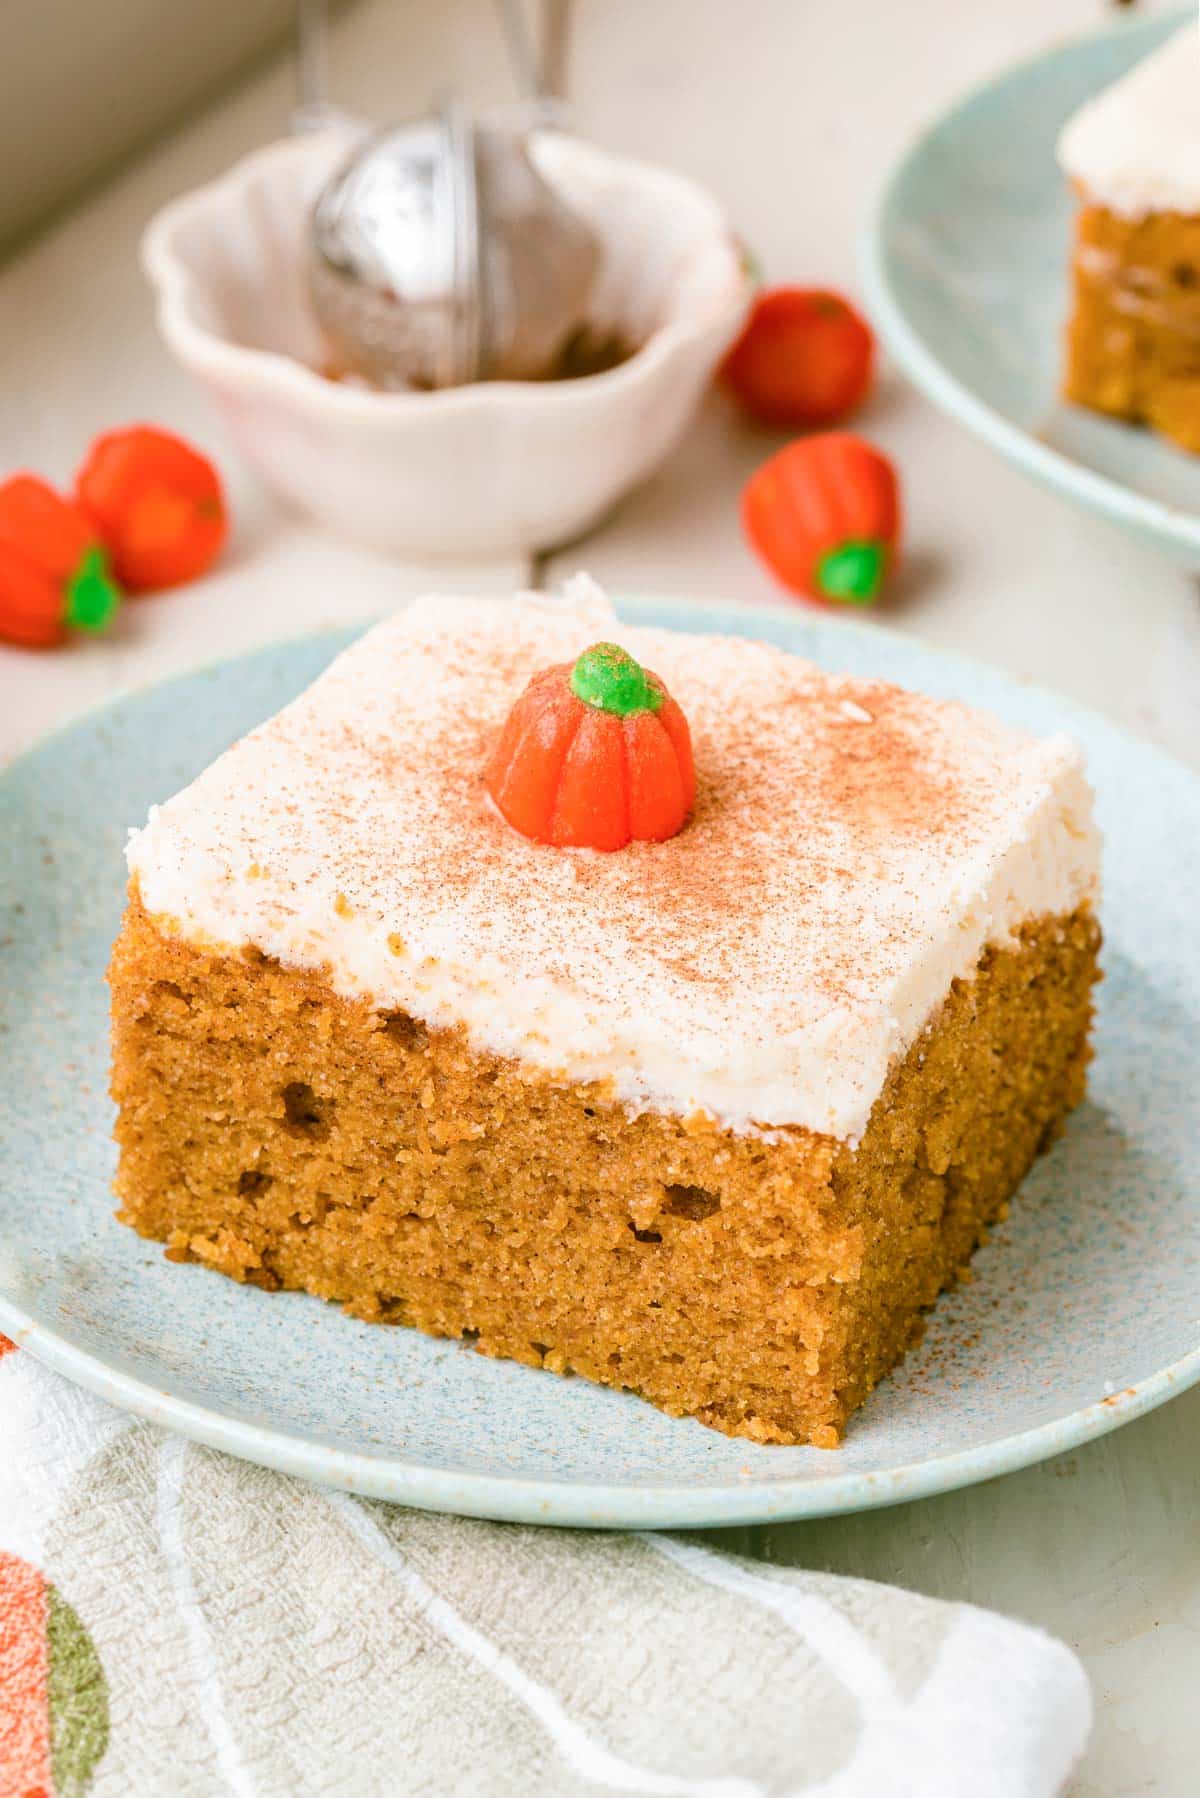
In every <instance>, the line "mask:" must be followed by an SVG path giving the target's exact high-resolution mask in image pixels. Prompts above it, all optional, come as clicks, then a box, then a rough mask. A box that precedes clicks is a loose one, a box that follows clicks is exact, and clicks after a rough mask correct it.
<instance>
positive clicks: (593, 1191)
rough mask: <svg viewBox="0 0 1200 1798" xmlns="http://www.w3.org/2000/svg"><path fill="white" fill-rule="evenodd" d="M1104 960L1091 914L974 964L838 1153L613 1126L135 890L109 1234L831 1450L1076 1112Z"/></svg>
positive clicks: (806, 1142) (742, 1429)
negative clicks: (178, 917) (201, 936)
mask: <svg viewBox="0 0 1200 1798" xmlns="http://www.w3.org/2000/svg"><path fill="white" fill-rule="evenodd" d="M1098 942H1099V931H1098V929H1097V927H1096V924H1095V922H1094V920H1093V918H1092V916H1091V914H1090V913H1089V912H1087V911H1081V912H1077V913H1075V914H1074V915H1073V916H1070V917H1064V918H1051V919H1046V920H1043V921H1042V922H1040V923H1038V924H1036V925H1033V926H1031V927H1029V928H1028V929H1027V930H1026V931H1025V933H1024V935H1023V937H1022V939H1021V942H1020V943H1019V945H1018V946H1017V947H1015V948H1013V949H1011V950H1003V951H990V952H988V953H987V954H986V955H985V956H984V958H983V961H982V962H981V964H980V968H979V971H978V973H977V975H976V977H975V978H974V979H973V980H969V981H962V982H958V983H956V985H955V987H954V989H953V991H952V993H951V995H950V997H949V999H948V1000H947V1002H946V1005H945V1007H944V1009H943V1011H942V1013H941V1016H940V1017H939V1019H938V1020H937V1022H936V1023H935V1024H934V1025H933V1027H932V1028H931V1029H930V1030H929V1031H927V1032H926V1033H925V1034H924V1035H923V1036H922V1037H921V1038H920V1039H919V1041H918V1042H917V1043H916V1044H915V1045H914V1047H913V1048H912V1050H911V1051H910V1053H909V1054H908V1056H907V1057H906V1059H905V1060H904V1061H903V1062H902V1063H901V1064H900V1065H899V1066H898V1067H897V1068H896V1069H895V1071H894V1072H893V1074H892V1076H891V1078H890V1080H889V1082H888V1085H887V1087H886V1089H885V1091H884V1093H883V1095H882V1097H881V1098H880V1100H879V1102H878V1104H877V1105H876V1107H875V1110H874V1113H873V1115H872V1119H871V1123H870V1126H869V1128H868V1130H867V1132H866V1135H865V1136H864V1138H863V1141H862V1143H861V1145H860V1146H859V1148H858V1150H857V1151H851V1150H850V1149H848V1148H847V1147H846V1146H845V1145H842V1144H839V1143H837V1142H835V1141H833V1140H832V1139H830V1138H827V1137H821V1136H815V1135H813V1134H811V1133H810V1132H808V1131H805V1130H788V1131H783V1132H780V1133H778V1135H777V1138H776V1139H774V1140H771V1141H767V1140H764V1139H761V1138H756V1137H748V1136H735V1135H732V1134H729V1133H727V1132H725V1131H722V1130H721V1129H720V1128H718V1127H717V1126H716V1125H715V1124H713V1123H711V1122H709V1121H702V1120H692V1121H690V1122H685V1121H683V1120H680V1119H676V1118H669V1117H663V1116H658V1115H643V1116H641V1117H637V1118H630V1117H628V1116H627V1115H626V1114H625V1112H624V1111H623V1110H622V1109H621V1108H620V1107H619V1106H615V1105H613V1104H612V1103H610V1102H609V1101H608V1100H607V1099H606V1098H605V1095H604V1094H603V1092H602V1091H600V1090H598V1089H596V1088H594V1087H587V1086H575V1087H570V1086H556V1085H555V1084H554V1083H553V1082H552V1081H551V1080H549V1079H548V1078H546V1077H545V1076H544V1075H542V1074H536V1075H533V1074H530V1073H529V1072H528V1071H527V1070H526V1071H522V1070H521V1069H520V1068H519V1067H517V1066H516V1065H514V1064H513V1063H511V1062H505V1061H501V1060H497V1059H495V1058H494V1057H490V1056H486V1055H479V1054H475V1053H473V1052H472V1051H471V1050H470V1049H469V1048H468V1046H467V1044H466V1042H465V1040H464V1039H463V1037H462V1036H461V1035H460V1034H458V1033H456V1032H432V1033H430V1032H427V1031H426V1030H425V1029H424V1028H422V1026H421V1025H420V1024H418V1023H416V1022H415V1021H414V1020H413V1019H411V1018H409V1017H407V1016H406V1015H403V1014H397V1013H392V1014H390V1015H384V1014H379V1013H376V1012H373V1011H371V1010H370V1009H369V1007H368V1006H366V1005H365V1004H362V1003H353V1002H349V1001H346V1000H344V999H341V998H338V997H337V996H336V995H335V994H334V993H333V992H332V991H331V990H330V988H329V987H328V985H327V984H326V983H325V982H324V981H323V980H322V979H321V978H320V977H318V976H317V975H313V974H305V973H299V972H295V971H292V970H288V969H285V968H283V967H281V966H279V965H278V964H277V963H274V962H271V961H268V960H265V959H264V958H262V957H261V956H257V955H255V954H253V953H249V954H246V953H242V954H239V953H227V952H222V951H212V952H205V951H204V950H202V949H199V948H196V947H194V946H191V945H189V944H188V943H186V942H184V941H182V940H179V939H176V938H173V937H171V936H169V935H166V934H163V933H162V932H160V931H159V930H158V929H157V928H156V926H155V924H154V922H153V921H152V920H151V919H150V918H149V917H148V916H147V915H146V914H145V912H144V911H143V910H142V908H141V906H140V904H139V902H138V901H137V898H136V895H135V896H134V897H133V898H132V899H131V903H130V906H129V909H128V911H127V914H126V918H125V923H124V927H123V929H122V932H121V935H120V938H119V939H118V942H117V945H116V948H115V951H114V956H113V964H112V970H111V975H110V978H111V982H112V990H113V1021H114V1070H113V1092H114V1096H115V1097H116V1100H117V1103H118V1105H119V1107H120V1116H119V1121H118V1124H117V1139H118V1142H119V1144H120V1148H121V1158H120V1169H119V1173H118V1176H117V1191H118V1194H119V1196H120V1200H121V1210H120V1212H119V1214H118V1215H119V1216H120V1217H121V1219H122V1220H123V1221H124V1222H125V1223H128V1224H131V1225H132V1226H133V1227H134V1228H135V1229H136V1230H138V1231H139V1232H140V1233H141V1234H142V1235H144V1236H149V1237H155V1238H157V1239H159V1240H160V1241H163V1242H165V1243H166V1244H167V1253H168V1255H170V1256H171V1257H173V1258H175V1259H177V1260H198V1261H203V1262H206V1263H207V1264H208V1265H209V1266H210V1267H214V1268H217V1269H219V1270H220V1271H221V1272H223V1273H226V1274H230V1275H232V1276H233V1278H235V1279H238V1280H248V1281H253V1282H255V1283H256V1284H259V1285H263V1286H269V1287H279V1286H285V1287H298V1288H302V1289H304V1290H305V1291H308V1292H312V1293H316V1294H317V1295H318V1296H320V1297H321V1298H326V1299H336V1300H338V1301H340V1302H341V1303H343V1304H344V1305H346V1306H347V1308H348V1309H349V1310H351V1311H352V1312H354V1313H355V1314H356V1315H357V1316H359V1317H365V1318H369V1319H378V1320H381V1321H386V1322H394V1323H406V1324H411V1325H415V1326H416V1327H417V1328H419V1329H422V1330H426V1331H429V1332H432V1333H433V1334H436V1335H444V1336H462V1335H472V1336H474V1337H475V1338H476V1339H477V1346H478V1347H479V1348H480V1349H481V1350H483V1351H484V1352H485V1353H488V1354H495V1355H506V1356H512V1357H515V1358H516V1359H518V1360H522V1361H527V1362H532V1363H534V1364H536V1365H540V1366H546V1367H549V1368H552V1369H554V1370H555V1371H566V1370H568V1369H571V1370H574V1371H576V1372H578V1373H581V1374H585V1375H587V1376H588V1377H589V1378H591V1379H594V1380H600V1381H603V1382H604V1383H606V1384H608V1385H613V1386H622V1387H629V1388H632V1389H633V1390H634V1391H636V1392H639V1393H641V1394H642V1396H643V1397H645V1398H647V1399H649V1400H651V1401H652V1402H653V1403H654V1404H656V1405H659V1406H661V1407H662V1408H663V1409H664V1410H666V1411H669V1412H671V1413H673V1414H677V1415H678V1414H687V1415H691V1416H696V1417H699V1418H700V1419H702V1420H703V1421H704V1422H705V1423H708V1424H712V1425H715V1426H716V1427H717V1428H718V1429H721V1430H725V1431H728V1432H729V1433H731V1434H734V1435H741V1436H749V1437H752V1438H754V1439H756V1440H758V1441H763V1442H797V1441H801V1442H803V1441H811V1442H815V1443H817V1444H821V1445H827V1446H828V1445H832V1444H833V1443H835V1442H836V1440H837V1438H838V1436H839V1435H840V1433H841V1430H842V1427H843V1425H844V1424H845V1421H846V1418H847V1417H848V1416H849V1414H850V1412H851V1411H852V1410H853V1409H854V1407H855V1406H856V1405H858V1404H860V1403H861V1402H862V1400H863V1399H864V1398H865V1397H866V1395H867V1393H868V1392H869V1391H870V1390H871V1388H872V1386H874V1385H875V1383H876V1382H877V1381H878V1380H879V1379H880V1378H881V1377H882V1376H883V1375H884V1374H885V1373H886V1372H887V1371H888V1369H889V1368H890V1367H891V1366H892V1365H893V1364H894V1363H895V1361H896V1360H897V1359H898V1358H899V1356H900V1355H902V1354H903V1352H904V1350H905V1349H906V1347H907V1346H908V1345H909V1343H910V1342H911V1341H912V1340H913V1339H914V1338H915V1336H916V1335H917V1334H918V1333H919V1330H920V1322H921V1314H922V1312H923V1310H924V1309H925V1308H927V1307H928V1306H929V1305H931V1304H932V1303H933V1300H934V1299H935V1298H936V1296H937V1294H938V1292H939V1290H940V1289H941V1288H942V1287H943V1286H944V1285H945V1284H946V1283H947V1282H948V1281H950V1280H951V1279H952V1278H953V1277H954V1275H955V1273H956V1270H958V1269H959V1268H961V1266H962V1265H963V1264H964V1263H965V1261H966V1260H967V1258H968V1257H969V1255H970V1253H971V1251H972V1249H973V1248H974V1247H975V1245H976V1243H977V1242H978V1240H979V1238H980V1236H981V1234H982V1232H983V1229H984V1227H985V1225H986V1224H987V1222H988V1221H989V1219H991V1218H993V1217H995V1215H996V1214H997V1212H999V1211H1000V1209H1001V1208H1002V1206H1003V1204H1004V1202H1005V1200H1006V1199H1007V1198H1008V1196H1009V1195H1010V1193H1011V1192H1012V1191H1013V1189H1014V1187H1015V1186H1016V1184H1017V1182H1018V1181H1019V1180H1020V1178H1021V1176H1022V1175H1023V1173H1024V1172H1025V1170H1026V1168H1027V1167H1028V1166H1029V1164H1030V1162H1031V1161H1032V1160H1033V1158H1034V1156H1035V1155H1036V1154H1037V1152H1038V1151H1039V1149H1041V1148H1043V1147H1044V1146H1045V1145H1046V1144H1047V1143H1048V1142H1049V1141H1050V1139H1051V1138H1052V1137H1053V1135H1054V1133H1055V1131H1056V1130H1057V1128H1058V1127H1059V1125H1060V1123H1061V1121H1062V1119H1063V1117H1064V1115H1065V1113H1066V1112H1067V1111H1068V1110H1069V1109H1070V1108H1071V1107H1072V1106H1073V1105H1074V1104H1076V1103H1077V1101H1078V1100H1079V1098H1080V1097H1081V1095H1082V1092H1083V1085H1084V1068H1085V1065H1086V1061H1087V1055H1088V1050H1087V1037H1088V1026H1089V1020H1090V1015H1091V989H1092V983H1093V981H1094V979H1095V978H1096V953H1097V947H1098ZM298 1327H302V1326H301V1324H300V1320H298Z"/></svg>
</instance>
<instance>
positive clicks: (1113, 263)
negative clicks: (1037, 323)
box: [1058, 16, 1200, 451]
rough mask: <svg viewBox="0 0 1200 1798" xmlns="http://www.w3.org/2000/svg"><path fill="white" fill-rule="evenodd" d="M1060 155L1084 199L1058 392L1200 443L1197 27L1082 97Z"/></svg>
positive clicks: (1189, 445)
mask: <svg viewBox="0 0 1200 1798" xmlns="http://www.w3.org/2000/svg"><path fill="white" fill-rule="evenodd" d="M1058 154H1059V161H1060V163H1061V165H1062V168H1063V170H1064V172H1065V173H1066V175H1067V176H1068V177H1069V179H1070V181H1071V184H1072V186H1073V188H1074V190H1075V195H1076V198H1077V200H1078V202H1079V210H1078V214H1077V217H1076V223H1075V245H1074V253H1073V257H1072V309H1071V318H1070V322H1069V325H1068V329H1067V365H1066V372H1065V377H1064V392H1065V395H1066V397H1067V399H1069V400H1074V401H1075V402H1076V403H1077V404H1078V405H1081V406H1089V407H1091V408H1092V409H1093V410H1094V411H1097V412H1107V413H1111V414H1113V415H1114V416H1116V417H1118V418H1124V419H1129V420H1130V421H1131V422H1133V423H1136V424H1147V425H1150V426H1152V427H1153V428H1154V429H1155V430H1156V431H1160V432H1161V433H1162V434H1163V435H1164V436H1165V437H1170V438H1172V439H1173V440H1174V441H1175V442H1176V443H1178V444H1179V445H1180V446H1181V447H1182V448H1183V449H1187V450H1192V451H1200V28H1198V27H1197V23H1196V19H1195V17H1194V16H1193V18H1192V19H1191V20H1190V21H1189V23H1188V24H1187V25H1186V26H1184V28H1183V29H1182V30H1181V31H1179V32H1176V33H1175V34H1174V35H1173V36H1172V37H1170V38H1169V39H1168V40H1167V42H1166V43H1165V44H1163V45H1161V46H1160V47H1159V48H1158V49H1157V50H1156V51H1155V52H1154V53H1153V55H1151V56H1149V57H1147V58H1146V59H1145V61H1143V62H1141V63H1139V64H1138V65H1137V66H1136V67H1135V68H1134V69H1133V70H1132V71H1131V72H1130V73H1129V74H1127V75H1126V76H1124V77H1123V78H1122V79H1121V80H1120V81H1118V82H1116V83H1114V85H1113V86H1112V87H1109V88H1106V89H1105V90H1104V92H1103V93H1101V94H1098V95H1097V96H1096V97H1095V98H1094V99H1092V100H1090V101H1088V103H1087V104H1086V105H1085V106H1083V107H1082V108H1081V109H1080V110H1079V112H1077V113H1076V114H1075V115H1074V117H1073V118H1071V119H1070V120H1069V122H1068V124H1067V126H1066V128H1065V130H1064V131H1063V133H1062V136H1061V138H1060V140H1059V147H1058Z"/></svg>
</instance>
